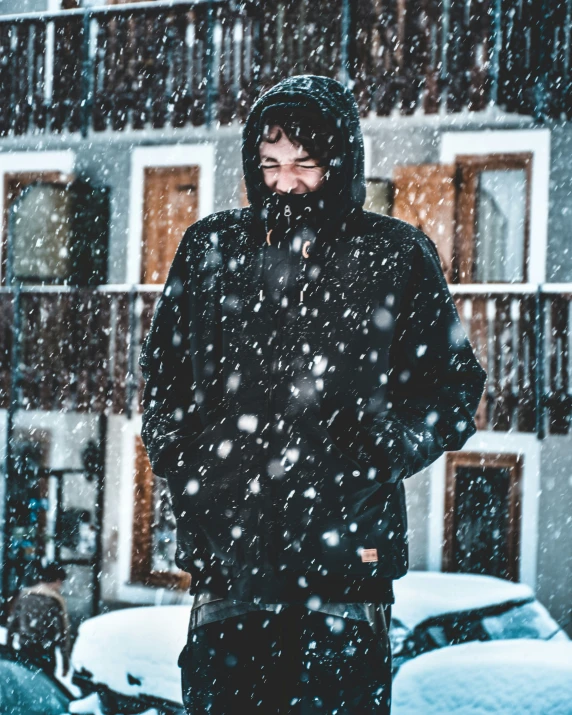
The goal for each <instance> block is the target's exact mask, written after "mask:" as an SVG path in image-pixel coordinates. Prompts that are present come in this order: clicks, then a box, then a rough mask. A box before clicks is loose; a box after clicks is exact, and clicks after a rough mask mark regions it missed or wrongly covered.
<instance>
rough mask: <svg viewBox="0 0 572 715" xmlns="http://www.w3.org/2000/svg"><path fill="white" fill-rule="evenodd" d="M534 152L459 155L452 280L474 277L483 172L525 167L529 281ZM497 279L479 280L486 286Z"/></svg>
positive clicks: (525, 279) (525, 271)
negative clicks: (481, 175)
mask: <svg viewBox="0 0 572 715" xmlns="http://www.w3.org/2000/svg"><path fill="white" fill-rule="evenodd" d="M532 166H533V154H532V152H508V153H491V154H480V155H479V154H459V155H457V157H456V160H455V167H456V171H455V173H456V183H457V198H456V207H455V209H456V220H455V234H454V245H453V280H452V283H455V284H459V283H470V284H474V283H477V281H474V280H473V276H474V255H475V241H476V234H475V228H476V207H477V200H478V190H479V174H481V173H483V172H485V171H499V170H505V171H510V170H515V169H516V170H519V169H520V170H524V171H525V173H526V205H525V215H524V246H523V265H522V280H520V281H519V284H521V283H528V280H529V273H530V270H529V265H530V260H531V256H530V208H531V191H532V189H531V184H532ZM494 282H496V281H478V285H486V284H488V283H494Z"/></svg>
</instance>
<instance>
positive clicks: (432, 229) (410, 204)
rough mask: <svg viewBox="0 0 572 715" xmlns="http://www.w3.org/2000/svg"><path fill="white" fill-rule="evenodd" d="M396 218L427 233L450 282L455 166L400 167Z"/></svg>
mask: <svg viewBox="0 0 572 715" xmlns="http://www.w3.org/2000/svg"><path fill="white" fill-rule="evenodd" d="M393 184H394V196H393V210H392V213H393V216H395V217H396V218H399V219H401V220H402V221H407V223H411V224H413V225H414V226H416V227H417V228H420V229H421V230H422V231H423V232H424V233H426V234H427V235H428V236H429V238H431V239H432V240H433V242H434V243H435V244H436V246H437V251H438V252H439V256H440V258H441V267H442V268H443V273H444V274H445V278H446V279H447V281H448V282H451V281H452V278H453V273H452V271H453V246H454V237H455V167H454V166H449V165H446V164H418V165H414V166H398V167H396V168H395V170H394V172H393Z"/></svg>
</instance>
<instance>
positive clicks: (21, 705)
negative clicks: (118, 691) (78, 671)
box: [0, 646, 103, 715]
mask: <svg viewBox="0 0 572 715" xmlns="http://www.w3.org/2000/svg"><path fill="white" fill-rule="evenodd" d="M100 705H101V704H100V702H99V699H98V698H97V697H88V698H83V697H81V698H79V699H78V698H76V697H75V696H74V695H73V694H72V693H71V692H70V691H69V690H68V689H67V688H66V687H65V685H64V684H63V683H61V682H60V681H59V680H58V679H57V678H54V677H52V676H50V675H48V674H46V673H44V672H43V671H42V670H40V669H39V668H37V667H36V666H34V665H31V664H27V663H23V662H21V661H20V660H17V659H16V657H15V654H14V652H13V651H11V650H9V649H8V648H6V647H4V646H0V715H68V714H72V713H75V714H76V715H79V714H80V713H81V714H82V715H103V712H102V710H101V707H100Z"/></svg>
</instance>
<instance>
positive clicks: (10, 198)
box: [1, 171, 74, 285]
mask: <svg viewBox="0 0 572 715" xmlns="http://www.w3.org/2000/svg"><path fill="white" fill-rule="evenodd" d="M73 179H74V177H73V175H71V174H62V173H61V172H59V171H14V172H10V173H7V174H4V186H3V187H2V190H3V192H4V215H3V217H2V221H3V230H2V271H1V272H2V285H5V282H6V260H7V256H8V250H7V248H8V218H9V215H10V207H11V206H12V204H13V203H14V202H15V201H16V199H17V198H18V197H19V196H20V194H21V193H22V191H24V189H25V188H26V186H29V185H30V184H33V183H34V181H50V182H54V183H56V182H57V183H61V184H69V183H71V182H72V181H73Z"/></svg>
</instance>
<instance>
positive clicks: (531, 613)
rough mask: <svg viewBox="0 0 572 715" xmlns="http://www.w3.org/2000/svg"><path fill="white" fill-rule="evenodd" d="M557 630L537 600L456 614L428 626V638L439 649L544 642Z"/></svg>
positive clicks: (554, 622)
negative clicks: (515, 641)
mask: <svg viewBox="0 0 572 715" xmlns="http://www.w3.org/2000/svg"><path fill="white" fill-rule="evenodd" d="M558 631H559V626H558V624H557V623H556V621H554V620H553V619H552V618H551V616H550V614H549V613H548V611H547V610H546V609H545V608H544V606H542V605H541V604H540V603H538V602H537V601H530V602H528V603H519V604H514V605H512V606H511V607H510V608H507V609H506V610H503V611H496V612H494V613H489V614H486V615H482V614H479V615H478V616H477V615H476V614H474V613H472V614H471V613H464V614H463V613H458V614H456V615H455V617H454V618H450V619H447V620H445V621H441V622H440V623H438V624H437V623H434V624H432V625H430V626H428V627H427V635H428V636H429V638H430V640H431V641H432V647H435V646H437V647H439V648H441V647H443V646H447V645H458V644H461V643H469V642H471V641H490V640H508V639H512V638H534V639H541V640H545V639H548V638H551V637H552V636H554V635H555V634H556V633H557V632H558ZM430 647H431V646H430Z"/></svg>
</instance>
